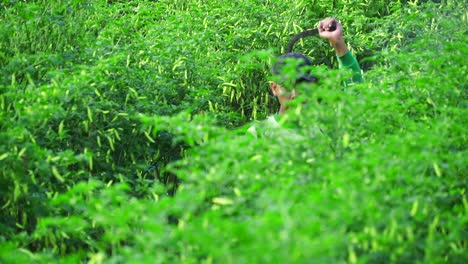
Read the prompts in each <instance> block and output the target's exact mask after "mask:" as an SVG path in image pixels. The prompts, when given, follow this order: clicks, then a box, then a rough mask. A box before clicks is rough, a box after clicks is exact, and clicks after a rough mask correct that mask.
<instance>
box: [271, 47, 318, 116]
mask: <svg viewBox="0 0 468 264" xmlns="http://www.w3.org/2000/svg"><path fill="white" fill-rule="evenodd" d="M310 66H312V62H311V61H310V59H309V58H308V57H307V56H305V55H304V54H301V53H286V54H284V55H281V56H280V57H279V58H278V59H277V61H276V63H275V64H274V65H273V68H272V74H273V79H274V81H272V82H270V88H271V91H272V93H273V95H274V96H276V97H277V98H278V101H279V103H280V105H281V106H282V107H283V108H284V107H285V104H286V103H287V102H289V101H291V100H293V99H294V97H295V96H296V95H297V94H298V91H297V89H296V87H297V86H298V85H300V84H303V83H317V81H318V79H317V77H315V76H314V75H312V74H311V72H310ZM280 111H281V110H280Z"/></svg>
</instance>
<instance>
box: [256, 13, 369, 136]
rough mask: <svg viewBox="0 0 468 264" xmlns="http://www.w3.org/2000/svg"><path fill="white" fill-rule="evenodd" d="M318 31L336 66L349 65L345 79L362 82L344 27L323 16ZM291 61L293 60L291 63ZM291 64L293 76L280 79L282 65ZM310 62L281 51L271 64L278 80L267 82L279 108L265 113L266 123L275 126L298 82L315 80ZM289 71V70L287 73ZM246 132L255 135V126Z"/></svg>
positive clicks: (284, 66)
mask: <svg viewBox="0 0 468 264" xmlns="http://www.w3.org/2000/svg"><path fill="white" fill-rule="evenodd" d="M318 32H319V36H320V37H321V38H324V39H326V40H328V42H329V43H330V45H331V46H332V47H333V49H334V50H335V52H336V56H337V58H338V65H339V68H347V69H350V70H351V71H352V73H353V76H352V79H351V80H349V82H347V83H359V82H362V80H363V78H362V74H361V68H360V67H359V64H358V62H357V60H356V58H355V57H354V56H353V54H352V53H351V51H349V49H348V46H347V45H346V43H345V41H344V37H343V28H342V26H341V23H340V22H339V21H338V20H336V19H335V18H326V19H324V20H322V21H320V22H319V23H318ZM291 62H293V63H291ZM291 64H294V68H295V71H296V73H293V75H294V76H296V78H295V80H292V82H291V80H289V81H284V82H283V81H281V79H282V78H281V75H282V72H283V71H284V68H286V67H288V65H291ZM310 66H312V62H311V60H310V59H309V58H308V57H307V56H305V55H304V54H301V53H286V54H284V55H281V56H280V57H279V58H278V59H277V61H276V63H275V64H274V65H273V68H272V73H273V77H276V79H277V80H278V81H271V82H270V89H271V91H272V93H273V95H274V96H276V97H277V98H278V102H279V104H280V108H279V110H278V112H277V114H275V115H272V116H270V117H268V119H267V120H266V126H267V127H278V126H279V124H278V117H279V115H282V114H283V113H284V112H285V111H286V110H287V109H288V107H287V104H288V102H290V101H291V100H293V99H294V97H295V96H296V95H297V91H296V90H295V89H294V87H295V86H296V85H298V84H301V83H310V84H316V83H318V78H317V77H316V76H314V75H313V74H312V73H311V72H310ZM289 75H290V74H289ZM248 132H249V133H251V134H252V135H254V136H255V137H257V131H256V126H255V125H254V126H251V127H250V128H249V129H248Z"/></svg>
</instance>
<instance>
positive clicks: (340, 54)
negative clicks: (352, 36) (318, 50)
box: [317, 18, 362, 83]
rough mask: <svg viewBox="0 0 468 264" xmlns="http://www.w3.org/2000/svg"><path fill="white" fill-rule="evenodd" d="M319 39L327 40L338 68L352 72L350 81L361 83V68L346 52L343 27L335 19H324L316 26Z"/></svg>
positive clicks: (350, 54) (349, 53)
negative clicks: (336, 60) (333, 52)
mask: <svg viewBox="0 0 468 264" xmlns="http://www.w3.org/2000/svg"><path fill="white" fill-rule="evenodd" d="M317 28H318V31H319V35H320V37H322V38H324V39H327V40H328V42H329V43H330V45H331V46H332V47H333V49H334V50H335V52H336V56H337V58H338V64H339V67H340V68H348V69H351V70H352V72H353V78H352V81H353V82H355V83H357V82H362V74H361V67H359V63H358V62H357V60H356V58H355V57H354V56H353V54H352V53H351V52H350V51H349V50H348V46H347V45H346V43H345V41H344V38H343V27H342V26H341V23H340V22H339V21H338V20H336V19H335V18H326V19H324V20H322V21H320V22H319V23H318V25H317Z"/></svg>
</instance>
